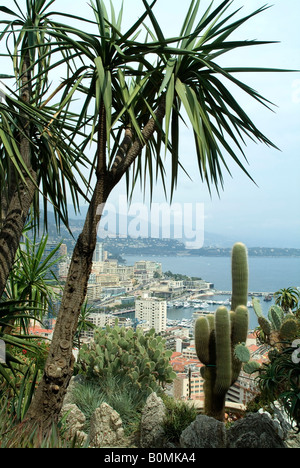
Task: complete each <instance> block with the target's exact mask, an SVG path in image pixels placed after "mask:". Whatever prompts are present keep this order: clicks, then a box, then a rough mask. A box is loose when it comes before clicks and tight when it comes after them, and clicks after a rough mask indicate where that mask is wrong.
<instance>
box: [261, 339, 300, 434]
mask: <svg viewBox="0 0 300 468" xmlns="http://www.w3.org/2000/svg"><path fill="white" fill-rule="evenodd" d="M294 352H295V348H294V347H292V346H289V347H287V348H285V349H284V350H283V351H282V352H281V353H277V354H276V355H274V356H273V358H272V359H271V360H270V362H269V363H265V364H263V365H262V368H261V369H260V370H259V374H258V377H257V382H258V386H259V389H260V392H261V397H262V398H263V399H265V400H268V401H269V402H273V401H276V400H279V401H281V402H282V403H283V405H284V408H285V410H286V411H287V413H288V414H289V416H290V418H291V419H292V420H294V421H295V422H296V423H297V425H298V427H299V428H300V393H299V386H300V366H299V362H296V361H295V360H294V359H293V353H294Z"/></svg>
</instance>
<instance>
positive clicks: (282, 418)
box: [258, 401, 295, 440]
mask: <svg viewBox="0 0 300 468" xmlns="http://www.w3.org/2000/svg"><path fill="white" fill-rule="evenodd" d="M270 406H271V409H272V413H273V414H270V413H269V412H268V411H265V410H264V409H263V408H261V409H260V410H259V411H258V413H259V414H266V415H267V416H268V417H269V418H270V419H271V421H272V422H273V424H274V426H275V428H276V432H277V434H278V435H279V437H280V438H281V439H283V440H285V439H286V438H287V436H288V434H289V432H290V431H291V430H292V429H293V427H295V425H294V424H293V423H291V422H290V419H289V416H288V414H287V413H286V411H285V409H284V407H283V405H282V404H280V403H279V402H278V401H274V403H272V404H271V405H270Z"/></svg>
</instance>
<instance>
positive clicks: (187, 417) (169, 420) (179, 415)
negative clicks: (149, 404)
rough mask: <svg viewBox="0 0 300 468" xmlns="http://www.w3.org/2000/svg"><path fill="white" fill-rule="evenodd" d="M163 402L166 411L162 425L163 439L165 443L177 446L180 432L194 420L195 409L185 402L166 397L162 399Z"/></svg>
mask: <svg viewBox="0 0 300 468" xmlns="http://www.w3.org/2000/svg"><path fill="white" fill-rule="evenodd" d="M163 401H164V404H165V407H166V410H167V411H166V417H165V420H164V423H163V428H164V432H165V438H166V440H167V441H169V442H172V443H175V444H177V443H178V442H179V438H180V435H181V433H182V431H184V429H186V428H187V427H188V426H189V425H190V424H191V423H192V422H193V421H194V420H195V419H196V416H197V409H196V408H195V406H192V405H189V404H188V403H186V402H185V401H179V400H175V399H174V398H171V397H167V396H164V397H163Z"/></svg>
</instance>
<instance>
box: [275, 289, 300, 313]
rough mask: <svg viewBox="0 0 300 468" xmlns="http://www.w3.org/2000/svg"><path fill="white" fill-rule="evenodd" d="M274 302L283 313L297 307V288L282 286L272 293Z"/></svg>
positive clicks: (298, 295) (298, 293) (298, 296)
mask: <svg viewBox="0 0 300 468" xmlns="http://www.w3.org/2000/svg"><path fill="white" fill-rule="evenodd" d="M274 297H275V304H278V305H279V306H280V307H281V308H282V309H283V311H284V312H285V313H288V312H289V311H292V310H294V309H296V308H297V307H298V304H299V298H300V292H299V290H298V289H297V288H282V289H279V291H276V292H275V293H274Z"/></svg>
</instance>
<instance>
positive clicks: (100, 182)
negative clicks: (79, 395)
mask: <svg viewBox="0 0 300 468" xmlns="http://www.w3.org/2000/svg"><path fill="white" fill-rule="evenodd" d="M164 112H165V101H164V100H162V103H161V106H159V108H158V110H157V112H156V117H157V118H156V120H155V119H153V118H151V119H150V120H149V122H148V123H147V125H145V127H144V128H143V130H142V134H143V137H144V140H143V141H142V142H141V141H139V140H136V141H135V142H134V143H133V144H131V132H128V131H127V132H125V139H124V141H123V142H122V143H121V145H120V149H121V153H119V154H118V155H117V158H119V159H118V160H119V163H118V164H116V165H115V166H113V170H112V171H108V170H107V166H106V159H105V158H106V126H105V121H106V116H105V109H104V105H102V106H101V109H100V116H99V127H98V155H97V166H96V176H97V183H96V187H95V190H94V194H93V198H92V201H91V203H90V206H89V210H88V212H87V216H86V220H85V224H84V227H83V231H82V233H81V234H80V236H79V237H78V240H77V243H76V245H75V248H74V252H73V256H72V260H71V264H70V268H69V272H68V278H67V281H66V285H65V288H64V292H63V297H62V302H61V306H60V310H59V314H58V318H57V322H56V325H55V329H54V334H53V338H52V341H51V345H50V350H49V355H48V359H47V362H46V365H45V369H44V374H43V377H42V380H41V382H40V384H39V386H38V388H37V390H36V392H35V395H34V398H33V400H32V402H31V405H30V407H29V410H28V412H27V414H26V421H24V422H27V423H30V424H37V425H38V427H39V429H40V430H41V431H42V433H43V434H47V432H48V431H49V430H50V429H51V426H52V424H53V423H56V422H57V421H58V419H59V415H60V411H61V408H62V405H63V400H64V396H65V394H66V390H67V387H68V385H69V381H70V379H71V377H72V374H73V366H74V357H73V353H72V348H73V339H74V335H75V332H76V328H77V323H78V318H79V315H80V310H81V306H82V304H83V302H84V299H85V297H86V291H87V284H88V280H89V276H90V272H91V268H92V258H93V253H94V250H95V247H96V241H97V230H98V224H99V222H100V219H101V215H102V213H103V209H104V205H105V203H106V201H107V199H108V196H109V194H110V192H111V191H112V189H113V188H114V187H115V186H116V185H117V183H118V182H119V180H120V179H121V178H122V176H123V175H124V174H125V172H126V171H127V170H128V169H129V167H130V165H131V164H132V163H133V161H134V159H135V158H136V157H137V156H138V155H139V154H140V153H141V151H142V149H143V147H144V146H145V144H146V143H147V141H148V140H149V139H150V138H151V136H152V135H153V133H154V131H155V130H156V129H157V121H159V122H161V121H162V119H163V117H164ZM125 148H126V151H125V156H124V154H123V153H124V149H125Z"/></svg>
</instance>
